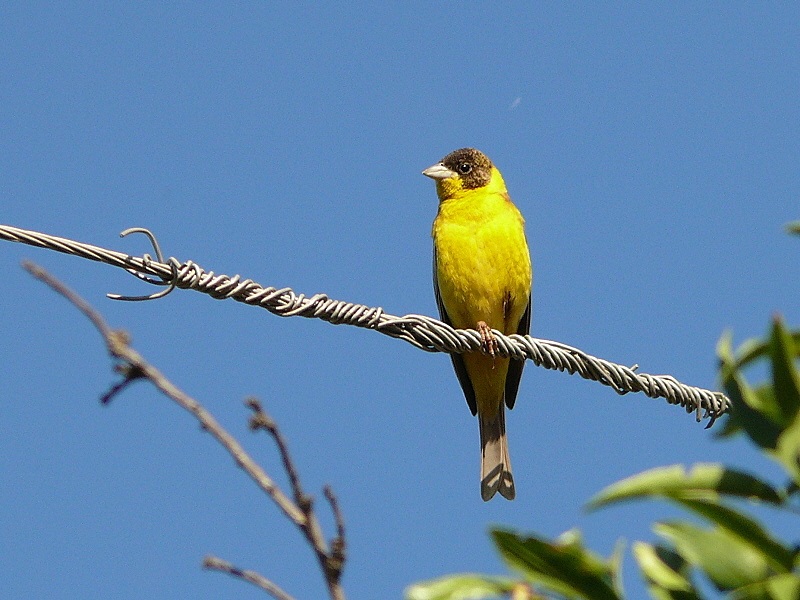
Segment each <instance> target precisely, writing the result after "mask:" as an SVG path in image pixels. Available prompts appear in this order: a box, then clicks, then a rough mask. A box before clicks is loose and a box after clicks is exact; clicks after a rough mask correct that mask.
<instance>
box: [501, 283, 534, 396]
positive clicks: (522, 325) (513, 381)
mask: <svg viewBox="0 0 800 600" xmlns="http://www.w3.org/2000/svg"><path fill="white" fill-rule="evenodd" d="M530 331H531V297H530V296H528V308H526V309H525V314H523V315H522V318H521V319H520V320H519V326H518V327H517V333H518V334H519V335H528V334H529V333H530ZM523 368H525V361H524V360H513V359H512V360H510V361H508V375H507V376H506V406H508V408H514V402H515V401H516V400H517V391H519V381H520V379H522V369H523Z"/></svg>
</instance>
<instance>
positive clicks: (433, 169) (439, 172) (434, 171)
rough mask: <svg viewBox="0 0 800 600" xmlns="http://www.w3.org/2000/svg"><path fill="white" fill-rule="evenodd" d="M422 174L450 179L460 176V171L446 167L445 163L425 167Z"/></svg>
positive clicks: (432, 177)
mask: <svg viewBox="0 0 800 600" xmlns="http://www.w3.org/2000/svg"><path fill="white" fill-rule="evenodd" d="M422 174H423V175H425V177H430V178H431V179H450V178H451V177H457V176H458V173H456V172H455V171H451V170H450V169H448V168H447V167H445V166H444V163H437V164H435V165H432V166H430V167H428V168H427V169H425V170H424V171H423V172H422Z"/></svg>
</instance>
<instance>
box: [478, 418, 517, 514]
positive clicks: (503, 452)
mask: <svg viewBox="0 0 800 600" xmlns="http://www.w3.org/2000/svg"><path fill="white" fill-rule="evenodd" d="M505 413H506V409H505V406H503V405H502V404H500V407H499V410H498V411H497V414H496V415H495V416H494V418H487V417H486V416H485V415H483V414H481V411H480V410H478V423H479V426H480V430H481V498H483V500H484V501H486V500H491V499H492V497H493V496H494V495H495V494H496V493H497V492H500V495H501V496H503V497H504V498H505V499H506V500H513V499H514V497H515V496H516V490H515V489H514V477H513V475H512V474H511V459H510V458H509V456H508V442H507V440H506V414H505Z"/></svg>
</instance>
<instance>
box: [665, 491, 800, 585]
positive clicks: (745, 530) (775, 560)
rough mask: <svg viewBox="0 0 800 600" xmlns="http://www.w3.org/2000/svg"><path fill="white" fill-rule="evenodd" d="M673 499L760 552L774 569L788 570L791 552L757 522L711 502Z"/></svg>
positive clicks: (791, 558) (789, 568)
mask: <svg viewBox="0 0 800 600" xmlns="http://www.w3.org/2000/svg"><path fill="white" fill-rule="evenodd" d="M673 501H674V502H677V503H678V504H680V505H681V506H683V507H685V508H687V509H689V510H691V511H692V512H694V513H695V514H698V515H700V516H701V517H704V518H706V519H708V520H709V521H711V522H712V523H715V524H717V525H718V526H719V527H721V528H722V529H724V530H725V531H727V532H728V533H730V534H732V535H734V536H736V538H738V539H739V540H740V541H741V542H743V543H744V544H747V545H749V546H750V547H751V548H752V549H753V550H754V551H756V552H759V553H761V554H762V555H763V556H764V558H765V559H766V560H767V561H768V562H769V563H770V566H771V567H772V569H774V570H775V571H777V572H788V571H791V569H792V561H793V560H794V556H793V553H792V551H791V550H789V549H788V548H786V547H784V546H783V545H782V544H781V543H780V542H778V541H777V540H776V539H775V538H773V537H772V536H771V535H770V534H769V533H767V532H766V531H765V530H764V528H763V527H761V525H760V524H759V523H758V522H757V521H755V520H753V519H751V518H750V517H748V516H746V515H744V514H742V513H741V512H739V511H736V510H734V509H732V508H730V507H728V506H725V505H724V504H719V503H717V502H714V501H711V502H709V501H707V500H690V499H680V498H675V499H673Z"/></svg>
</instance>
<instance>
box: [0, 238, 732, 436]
mask: <svg viewBox="0 0 800 600" xmlns="http://www.w3.org/2000/svg"><path fill="white" fill-rule="evenodd" d="M134 232H138V233H144V234H145V235H147V236H148V237H149V239H150V242H151V244H152V245H153V247H154V251H155V253H156V256H157V259H156V260H153V259H152V258H151V257H150V256H149V255H147V254H145V255H143V256H141V257H137V256H130V255H127V254H124V253H122V252H115V251H113V250H107V249H105V248H99V247H97V246H92V245H89V244H84V243H82V242H76V241H74V240H69V239H65V238H60V237H55V236H52V235H47V234H44V233H39V232H36V231H28V230H25V229H19V228H17V227H11V226H8V225H0V239H4V240H8V241H11V242H21V243H23V244H28V245H30V246H38V247H40V248H47V249H49V250H55V251H57V252H63V253H64V254H71V255H74V256H80V257H81V258H87V259H89V260H94V261H98V262H102V263H106V264H109V265H112V266H115V267H120V268H122V269H125V270H126V271H128V272H129V273H131V274H132V275H134V276H136V277H138V278H139V279H141V280H142V281H146V282H148V283H151V284H155V285H163V286H167V289H165V290H162V291H160V292H157V293H155V294H151V295H149V296H120V295H119V294H109V295H108V296H109V297H110V298H112V299H117V300H149V299H155V298H160V297H163V296H164V295H166V294H168V293H169V292H171V291H172V290H173V289H175V288H181V289H192V290H196V291H198V292H202V293H204V294H208V295H209V296H211V297H212V298H216V299H218V300H224V299H227V298H232V299H233V300H236V301H237V302H243V303H245V304H251V305H254V306H260V307H262V308H265V309H267V310H268V311H270V312H271V313H273V314H275V315H278V316H281V317H294V316H300V317H307V318H316V319H322V320H323V321H327V322H329V323H333V324H336V325H355V326H356V327H363V328H366V329H374V330H376V331H379V332H380V333H383V334H385V335H388V336H390V337H393V338H398V339H401V340H404V341H406V342H408V343H409V344H412V345H413V346H416V347H417V348H420V349H421V350H425V351H427V352H450V353H452V352H455V353H464V352H483V351H484V349H483V347H482V343H481V336H480V334H479V333H478V332H477V331H475V330H472V329H453V328H452V327H450V326H449V325H446V324H445V323H442V322H441V321H439V320H437V319H433V318H431V317H426V316H424V315H414V314H411V315H405V316H402V317H397V316H394V315H390V314H387V313H385V312H384V311H383V309H382V308H380V307H370V306H365V305H363V304H355V303H352V302H345V301H343V300H333V299H331V298H328V296H326V295H325V294H314V295H313V296H310V297H306V296H305V295H303V294H296V293H295V292H294V291H293V290H292V289H291V288H280V289H277V288H274V287H263V286H261V285H260V284H258V283H256V282H255V281H253V280H252V279H241V277H240V276H239V275H233V276H228V275H215V274H214V272H213V271H208V272H206V271H205V270H204V269H203V268H202V267H200V266H199V265H197V264H195V263H193V262H192V261H186V262H184V263H181V262H180V261H178V260H177V259H176V258H173V257H170V258H168V259H167V260H166V261H164V259H163V256H162V254H161V250H160V248H159V247H158V243H157V242H156V239H155V237H154V236H153V235H152V234H151V233H150V232H149V231H147V230H144V229H141V228H132V229H128V230H125V231H124V232H123V234H122V235H127V234H128V233H134ZM154 278H155V279H154ZM494 334H495V336H496V337H497V343H498V347H499V354H500V355H501V356H510V357H511V358H514V359H517V360H530V361H532V362H533V363H534V364H535V365H537V366H539V367H544V368H545V369H551V370H558V371H565V372H567V373H569V374H570V375H574V374H577V375H580V376H581V377H583V378H584V379H589V380H592V381H597V382H599V383H602V384H603V385H607V386H609V387H611V388H612V389H613V390H614V391H615V392H617V393H618V394H620V395H623V394H627V393H628V392H642V393H643V394H645V395H647V396H649V397H651V398H664V399H665V400H666V401H667V402H668V403H670V404H676V405H679V406H682V407H683V408H684V409H685V410H686V412H687V413H691V412H694V413H695V415H696V418H697V421H700V420H701V419H704V418H709V419H710V421H709V423H708V425H707V427H711V425H713V424H714V421H715V420H716V419H717V418H718V417H720V416H721V415H723V414H724V413H725V412H727V411H728V409H729V408H730V400H729V399H728V398H727V397H726V396H725V395H724V394H722V393H720V392H714V391H711V390H706V389H703V388H698V387H694V386H689V385H685V384H683V383H681V382H679V381H678V380H677V379H675V378H674V377H672V376H670V375H649V374H647V373H636V372H635V371H636V369H637V367H636V366H633V367H627V366H625V365H619V364H616V363H612V362H610V361H607V360H603V359H601V358H597V357H594V356H591V355H589V354H587V353H585V352H583V351H582V350H579V349H578V348H573V347H572V346H567V345H566V344H562V343H560V342H553V341H549V340H541V339H537V338H533V337H531V336H529V335H524V336H523V335H516V334H515V335H509V336H506V335H503V334H502V333H500V332H498V331H494Z"/></svg>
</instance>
